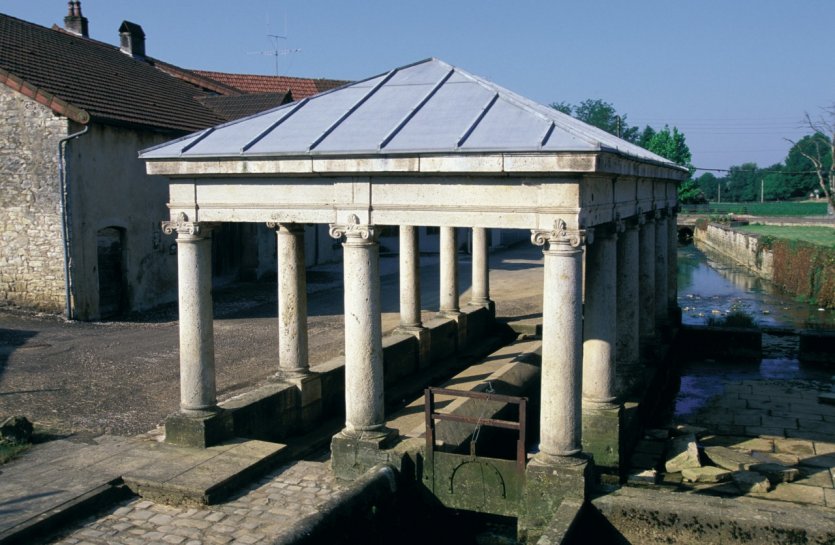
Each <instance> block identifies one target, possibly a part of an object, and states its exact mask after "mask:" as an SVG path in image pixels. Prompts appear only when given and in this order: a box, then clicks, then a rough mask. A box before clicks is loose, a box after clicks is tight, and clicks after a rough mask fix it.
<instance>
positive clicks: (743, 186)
mask: <svg viewBox="0 0 835 545" xmlns="http://www.w3.org/2000/svg"><path fill="white" fill-rule="evenodd" d="M762 177H763V173H762V172H761V171H760V168H759V167H758V166H757V164H756V163H743V164H741V165H739V166H732V167H731V168H730V170H729V171H728V175H727V176H726V177H725V184H724V185H723V187H722V199H723V200H728V201H734V202H751V201H756V200H759V197H760V180H761V179H762Z"/></svg>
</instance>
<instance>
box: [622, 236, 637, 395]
mask: <svg viewBox="0 0 835 545" xmlns="http://www.w3.org/2000/svg"><path fill="white" fill-rule="evenodd" d="M622 229H623V231H622V232H621V233H620V235H619V236H618V244H617V246H618V248H617V283H618V287H617V305H616V308H617V313H616V315H617V323H618V328H617V376H618V387H617V390H618V395H619V396H620V397H621V398H622V399H624V398H625V397H626V396H628V395H629V394H631V393H633V392H634V389H635V386H636V385H638V384H639V383H640V382H641V380H642V374H641V372H640V371H641V358H640V342H639V339H640V332H639V327H638V321H639V314H640V310H639V308H638V300H639V293H640V288H639V281H638V278H639V270H640V269H639V261H640V253H639V250H638V222H637V220H632V221H626V222H624V223H623V226H622Z"/></svg>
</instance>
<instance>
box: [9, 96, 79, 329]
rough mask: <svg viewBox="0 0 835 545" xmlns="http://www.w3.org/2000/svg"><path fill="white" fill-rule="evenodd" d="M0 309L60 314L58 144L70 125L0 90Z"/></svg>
mask: <svg viewBox="0 0 835 545" xmlns="http://www.w3.org/2000/svg"><path fill="white" fill-rule="evenodd" d="M0 115H2V118H3V122H2V123H0V305H4V304H5V305H14V306H21V307H26V308H32V309H36V310H42V311H47V312H55V313H59V312H61V311H62V309H63V308H64V304H65V300H64V269H63V267H64V253H63V245H62V238H61V210H60V204H59V198H60V196H59V189H58V188H59V180H58V142H59V140H60V139H61V138H62V137H64V136H66V135H67V130H68V121H67V120H66V119H65V118H62V117H58V116H56V115H54V114H53V113H52V111H51V110H50V109H49V108H47V107H45V106H43V105H41V104H38V103H37V102H35V101H33V100H31V99H29V98H27V97H25V96H23V95H21V94H19V93H17V92H15V91H12V90H11V89H8V88H7V87H5V86H0Z"/></svg>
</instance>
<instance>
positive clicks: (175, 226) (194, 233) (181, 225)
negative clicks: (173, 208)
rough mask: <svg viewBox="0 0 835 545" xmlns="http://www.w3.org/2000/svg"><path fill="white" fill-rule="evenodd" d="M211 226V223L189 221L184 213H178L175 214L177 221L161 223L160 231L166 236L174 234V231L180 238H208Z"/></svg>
mask: <svg viewBox="0 0 835 545" xmlns="http://www.w3.org/2000/svg"><path fill="white" fill-rule="evenodd" d="M213 226H214V225H213V224H211V223H205V222H197V221H189V219H188V216H187V215H186V213H185V212H180V213H179V214H177V219H176V220H175V221H164V222H162V231H163V232H164V233H165V234H166V235H171V234H174V231H176V232H177V235H178V237H180V238H183V237H194V238H203V237H207V236H209V232H210V231H211V229H212V227H213Z"/></svg>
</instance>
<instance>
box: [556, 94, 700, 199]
mask: <svg viewBox="0 0 835 545" xmlns="http://www.w3.org/2000/svg"><path fill="white" fill-rule="evenodd" d="M551 107H552V108H554V109H555V110H557V111H560V112H562V113H564V114H567V115H571V116H574V117H576V118H577V119H579V120H580V121H583V122H585V123H588V124H589V125H593V126H595V127H597V128H599V129H603V130H604V131H606V132H608V133H610V134H613V135H615V136H619V137H620V138H622V139H624V140H626V141H628V142H632V143H633V144H637V145H639V146H641V147H643V148H646V149H648V150H649V151H651V152H653V153H655V154H657V155H660V156H662V157H664V158H666V159H669V160H670V161H672V162H674V163H676V164H677V165H681V166H683V167H687V168H688V169H690V175H691V176H692V174H693V166H692V165H691V164H690V161H691V156H690V148H688V147H687V143H686V142H685V139H684V134H683V133H681V132H679V130H678V129H677V128H676V127H673V129H672V131H671V130H670V127H669V126H668V125H664V128H663V129H662V130H660V131H656V130H655V129H653V128H652V127H650V126H649V125H647V126H645V127H644V129H643V130H640V129H638V127H630V126H629V124H628V123H627V122H626V114H624V115H620V114H618V112H617V110H615V107H614V105H612V103H610V102H606V101H603V100H600V99H591V98H590V99H586V100H584V101H583V102H581V103H580V104H576V105H572V104H569V103H568V102H553V103H551ZM679 200H680V201H681V202H683V203H699V202H704V201H705V196H704V193H703V192H702V190H701V188H700V187H699V186H698V184H696V183H695V182H694V181H693V180H692V179H691V178H690V177H688V178H687V179H686V180H684V182H682V184H681V186H680V187H679Z"/></svg>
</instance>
